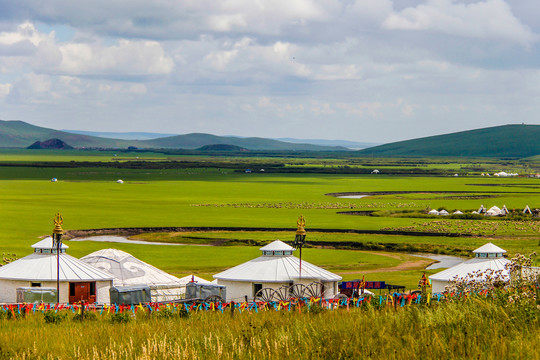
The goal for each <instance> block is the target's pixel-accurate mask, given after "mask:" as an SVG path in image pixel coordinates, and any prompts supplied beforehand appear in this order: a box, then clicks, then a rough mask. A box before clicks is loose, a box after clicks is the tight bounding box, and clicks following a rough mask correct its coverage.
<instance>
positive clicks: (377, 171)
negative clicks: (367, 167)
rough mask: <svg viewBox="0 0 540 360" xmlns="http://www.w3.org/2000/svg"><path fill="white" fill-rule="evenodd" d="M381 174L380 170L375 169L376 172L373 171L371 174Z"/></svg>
mask: <svg viewBox="0 0 540 360" xmlns="http://www.w3.org/2000/svg"><path fill="white" fill-rule="evenodd" d="M379 172H380V171H379V170H377V169H375V170H373V171H372V172H371V173H372V174H378V173H379Z"/></svg>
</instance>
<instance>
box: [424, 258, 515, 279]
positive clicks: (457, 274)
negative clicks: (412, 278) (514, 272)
mask: <svg viewBox="0 0 540 360" xmlns="http://www.w3.org/2000/svg"><path fill="white" fill-rule="evenodd" d="M509 262H510V260H508V259H506V258H503V257H499V258H474V259H471V260H468V261H465V262H464V263H461V264H457V265H455V266H452V267H451V268H448V269H446V270H443V271H441V272H438V273H436V274H433V275H431V276H429V278H430V279H431V280H438V281H451V280H453V279H456V278H465V277H466V276H467V275H468V274H472V273H475V272H477V271H480V272H484V271H486V270H490V269H491V270H494V271H497V270H501V271H502V272H501V276H502V277H503V278H507V277H508V270H507V269H506V267H505V266H506V264H508V263H509Z"/></svg>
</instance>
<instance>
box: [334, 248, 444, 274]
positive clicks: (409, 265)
mask: <svg viewBox="0 0 540 360" xmlns="http://www.w3.org/2000/svg"><path fill="white" fill-rule="evenodd" d="M378 255H381V256H388V257H391V258H394V259H399V256H396V255H391V254H381V253H378ZM433 262H434V261H433V260H429V259H427V260H423V259H418V260H409V261H404V262H402V263H400V264H399V265H397V266H394V267H389V268H378V269H372V270H355V271H340V272H339V273H340V274H370V273H376V272H393V271H404V270H420V269H425V268H426V267H427V266H429V265H431V264H433Z"/></svg>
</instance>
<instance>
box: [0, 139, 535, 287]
mask: <svg viewBox="0 0 540 360" xmlns="http://www.w3.org/2000/svg"><path fill="white" fill-rule="evenodd" d="M115 154H116V153H115V152H114V151H112V152H110V151H109V152H101V151H68V152H60V151H52V152H48V151H23V150H10V151H7V150H6V151H2V152H0V165H3V166H0V218H1V219H2V227H3V229H2V230H3V231H2V237H1V238H0V250H1V251H2V252H3V253H4V254H16V256H17V257H22V256H24V255H26V254H28V253H30V252H31V248H30V247H29V246H30V245H31V244H33V243H34V242H36V241H37V240H38V237H40V236H45V235H48V234H49V233H50V232H51V231H52V228H53V225H52V219H53V215H54V214H55V213H56V212H58V211H59V212H61V213H62V215H63V217H64V228H65V229H66V230H80V229H100V228H129V227H233V228H237V229H239V230H241V229H243V228H253V227H255V228H267V229H269V230H271V229H290V230H289V231H273V232H272V231H265V232H245V231H244V232H241V231H233V232H217V233H216V232H207V233H204V234H202V235H201V234H199V235H193V234H187V233H185V234H182V233H180V234H176V235H175V236H176V238H175V237H174V236H171V234H161V235H159V234H158V235H155V234H154V235H152V234H142V235H140V236H141V237H143V238H145V239H146V240H149V241H166V242H175V243H182V244H188V245H186V246H162V245H130V244H110V243H108V244H105V243H97V242H73V241H66V243H67V244H68V245H69V246H70V250H69V253H71V254H72V255H74V256H77V257H80V256H84V255H86V254H88V253H90V252H92V251H95V250H98V249H101V248H104V247H115V248H119V249H121V250H125V251H128V252H130V253H132V254H133V255H135V256H137V257H139V258H141V259H142V260H144V261H147V262H149V263H151V264H153V265H155V266H157V267H160V268H163V269H164V270H166V271H168V272H170V273H173V274H175V275H187V274H190V273H197V274H200V275H202V276H203V277H206V278H208V279H211V275H212V274H214V273H216V272H218V271H221V270H223V269H226V268H228V267H231V266H234V265H236V264H239V263H241V262H244V261H246V260H249V259H251V258H253V257H256V256H258V255H259V250H258V248H259V247H260V245H261V244H264V243H267V242H269V241H272V240H275V239H276V238H279V239H281V240H283V241H292V240H293V238H294V229H295V227H296V219H297V218H298V216H299V215H304V216H305V218H306V220H307V225H306V229H307V231H308V237H307V241H308V246H309V241H310V240H312V241H316V242H318V243H319V244H320V243H321V242H322V243H327V244H328V246H322V247H323V248H321V245H318V246H316V247H315V246H314V247H311V248H309V247H308V248H306V249H305V252H304V256H305V259H306V261H310V262H312V263H314V264H317V265H321V266H324V267H326V268H328V269H329V270H332V271H335V272H337V273H340V274H342V276H343V277H344V278H345V279H351V278H358V277H361V275H362V272H366V275H367V276H368V277H370V278H371V277H373V276H375V275H373V274H374V273H375V274H376V276H377V279H376V280H384V279H385V278H386V277H388V278H390V279H393V280H396V281H401V282H402V283H403V284H405V285H407V286H410V287H414V286H415V284H416V282H417V279H418V278H419V276H420V275H421V273H422V269H423V266H425V263H422V262H421V261H417V263H418V264H417V266H416V267H414V266H412V267H407V268H406V269H402V270H401V271H395V269H393V270H392V271H386V270H385V271H382V272H380V273H376V272H375V270H376V269H392V268H396V267H397V266H398V265H399V264H402V263H410V262H411V261H413V260H411V258H410V255H407V254H408V253H411V252H412V253H414V252H432V253H443V254H456V255H462V256H463V255H467V254H468V252H469V251H470V250H472V249H474V248H476V247H478V246H481V245H483V244H484V243H486V242H488V241H491V242H494V243H496V244H497V245H499V246H501V247H503V248H505V249H507V250H508V251H509V253H510V254H514V253H517V252H532V251H535V250H537V249H538V242H539V237H538V224H540V223H539V222H536V221H533V220H530V219H529V220H519V219H517V220H515V221H514V220H513V221H507V220H501V219H489V220H468V219H449V218H445V219H442V218H441V217H427V216H423V217H415V215H414V214H419V213H421V212H423V211H425V210H426V209H431V208H435V209H437V208H441V207H444V208H446V209H448V210H449V211H453V210H456V209H459V210H462V211H472V210H477V209H478V208H479V206H480V205H482V204H483V205H484V206H486V207H491V206H493V205H497V206H499V207H502V206H503V205H506V206H507V207H508V209H516V211H519V210H521V209H523V208H524V207H525V205H529V206H530V207H531V208H532V209H534V208H536V207H540V192H539V191H538V189H539V187H540V180H539V179H534V178H525V177H519V178H495V177H480V176H476V175H473V174H471V175H469V174H467V173H466V174H465V175H464V176H459V177H454V176H405V175H384V174H379V175H371V174H341V173H339V174H327V173H270V172H269V173H266V172H261V171H260V169H261V168H264V166H265V165H268V164H275V163H283V164H285V165H286V166H289V165H290V166H298V165H301V164H309V165H311V166H314V167H318V168H319V169H323V168H324V167H327V166H331V165H332V159H329V158H321V159H317V158H305V159H303V158H296V159H288V158H286V157H283V156H282V157H279V156H278V157H273V158H265V157H243V158H242V157H232V158H227V157H223V156H221V157H218V156H206V157H204V156H200V155H198V156H183V155H170V154H160V153H151V152H141V153H138V152H134V153H131V152H130V153H118V154H116V155H117V156H114V155H115ZM137 157H139V159H137ZM143 159H146V160H145V161H143V162H142V163H141V160H143ZM194 160H195V161H196V162H197V163H198V164H199V165H198V167H194V168H189V167H183V166H184V165H185V164H184V162H190V161H194ZM155 161H160V162H162V161H165V164H173V165H175V166H173V167H172V168H171V167H168V165H163V168H155V166H156V164H155V163H154V165H152V163H153V162H155ZM482 161H483V162H484V163H487V164H489V166H490V167H491V168H493V167H496V166H498V167H499V169H500V170H507V169H508V166H517V165H516V163H515V162H510V163H508V162H496V161H486V160H485V159H483V160H482ZM334 162H335V163H336V164H344V163H355V164H356V165H357V166H374V167H375V166H377V163H376V160H374V159H367V160H365V161H364V162H362V161H361V160H359V159H354V158H336V159H334ZM51 163H52V164H53V165H51ZM120 163H123V164H120ZM205 163H208V164H211V166H204V164H205ZM418 163H420V165H421V166H430V167H454V168H458V167H460V168H464V167H465V168H466V167H471V166H472V165H475V166H480V167H481V166H482V163H476V162H467V163H464V164H461V165H460V164H459V162H457V161H455V160H454V161H448V162H443V161H440V160H438V161H432V162H430V161H428V160H422V161H420V160H419V161H418ZM62 164H63V165H62ZM159 164H161V163H159ZM159 164H158V167H159V166H161V165H159ZM189 164H191V163H189ZM201 164H202V165H201ZM219 164H221V165H224V166H223V167H218V165H219ZM385 164H391V165H392V166H398V165H399V166H400V167H404V168H407V167H410V168H415V167H417V165H418V164H417V163H414V161H410V160H403V159H401V160H390V159H384V160H380V163H379V165H385ZM7 165H9V166H7ZM247 165H249V166H250V167H251V168H253V169H254V171H253V172H252V173H251V174H246V173H244V171H243V169H244V168H245V166H247ZM339 166H341V165H339ZM520 166H521V168H524V167H525V165H523V164H521V165H520ZM527 166H529V165H527ZM53 177H55V178H57V179H58V181H57V182H51V181H50V179H51V178H53ZM117 179H122V180H123V181H124V183H123V184H119V183H116V180H117ZM346 192H353V193H362V192H368V193H378V194H374V195H370V196H367V197H364V198H361V199H344V198H337V197H334V196H329V195H326V194H329V193H346ZM399 192H410V193H399ZM347 211H375V212H376V215H377V216H357V215H344V214H339V212H347ZM407 212H410V213H412V215H411V214H408V213H407ZM316 229H337V230H342V231H344V230H349V229H351V230H360V231H361V230H368V231H374V232H380V231H382V232H385V231H386V232H387V231H398V232H399V231H402V232H407V231H409V232H410V231H412V232H418V231H420V232H422V231H424V232H426V231H427V232H435V233H438V234H440V236H410V235H388V234H354V233H337V232H330V233H328V232H317V230H316ZM446 233H467V234H468V236H463V237H447V236H444V235H445V234H446ZM194 238H195V239H194ZM212 238H218V239H220V238H225V239H228V241H229V243H227V244H226V246H196V245H208V244H211V243H212V241H213V240H212ZM250 239H251V240H254V242H253V243H252V245H253V246H247V245H248V244H249V241H248V240H250ZM341 243H348V244H351V243H354V244H355V245H354V246H348V247H347V246H341V249H332V247H340V245H339V244H341ZM323 245H324V244H323ZM353 249H357V250H353ZM368 250H370V251H368ZM376 252H377V253H383V254H382V255H381V254H377V253H376ZM392 254H394V255H393V256H394V258H392V257H391V256H389V255H392ZM395 254H397V257H398V258H397V259H396V255H395Z"/></svg>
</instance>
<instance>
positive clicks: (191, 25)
mask: <svg viewBox="0 0 540 360" xmlns="http://www.w3.org/2000/svg"><path fill="white" fill-rule="evenodd" d="M538 19H540V2H539V1H538V0H519V1H518V0H515V1H509V0H506V1H505V0H481V1H473V0H463V1H462V0H153V1H148V0H93V1H80V0H47V1H35V0H17V1H13V0H0V119H1V120H22V121H26V122H29V123H31V124H34V125H38V126H44V127H50V128H54V129H73V130H87V131H100V132H104V131H110V132H127V131H141V132H159V133H171V134H186V133H192V132H204V133H211V134H216V135H237V136H259V137H270V138H281V137H292V138H300V139H341V140H352V141H361V142H376V143H384V142H392V141H399V140H406V139H411V138H417V137H423V136H430V135H438V134H445V133H451V132H456V131H463V130H469V129H477V128H483V127H489V126H497V125H504V124H515V123H526V124H540V118H539V116H538V114H540V46H539V40H540V21H539V20H538Z"/></svg>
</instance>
